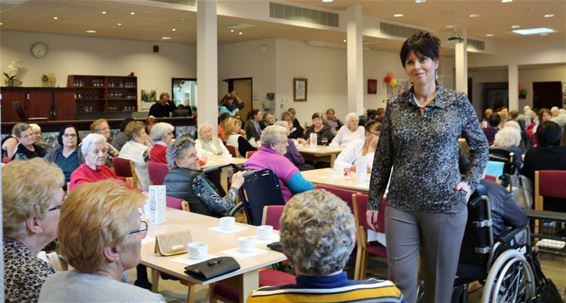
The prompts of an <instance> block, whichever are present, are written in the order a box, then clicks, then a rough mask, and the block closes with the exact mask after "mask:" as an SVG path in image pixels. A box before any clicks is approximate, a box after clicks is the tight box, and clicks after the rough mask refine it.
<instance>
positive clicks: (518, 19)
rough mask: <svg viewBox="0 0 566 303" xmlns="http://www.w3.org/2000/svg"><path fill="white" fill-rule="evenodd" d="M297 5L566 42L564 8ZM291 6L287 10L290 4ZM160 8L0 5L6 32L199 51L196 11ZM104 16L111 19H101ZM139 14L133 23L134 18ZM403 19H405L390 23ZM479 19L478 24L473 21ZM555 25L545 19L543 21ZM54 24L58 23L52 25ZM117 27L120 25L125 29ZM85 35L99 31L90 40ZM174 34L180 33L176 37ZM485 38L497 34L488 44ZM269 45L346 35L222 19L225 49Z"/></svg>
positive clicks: (475, 2)
mask: <svg viewBox="0 0 566 303" xmlns="http://www.w3.org/2000/svg"><path fill="white" fill-rule="evenodd" d="M220 1H231V2H234V1H246V2H248V3H249V1H267V0H220ZM290 1H291V2H295V3H296V4H299V5H308V6H311V7H314V8H316V7H319V8H323V9H325V10H330V11H344V10H345V9H346V7H348V6H350V5H361V6H362V12H363V14H364V15H365V16H369V17H374V18H377V19H379V20H383V21H393V22H396V23H399V24H404V25H407V26H413V27H424V28H427V29H431V30H434V31H437V32H440V33H448V32H451V31H453V29H448V28H447V25H452V26H455V28H456V30H458V31H460V32H461V29H462V28H466V30H467V32H468V36H471V37H475V38H480V39H483V40H494V41H496V42H497V41H504V40H521V39H522V40H523V41H525V42H528V41H532V40H531V39H563V40H565V41H566V34H565V30H566V19H565V16H566V0H534V1H533V0H514V1H513V2H511V3H507V4H503V3H501V1H500V0H444V1H440V0H428V1H426V2H425V3H421V4H417V3H415V1H414V0H396V1H393V0H387V1H385V0H363V1H360V0H334V2H333V3H322V1H321V0H290ZM287 3H289V2H287ZM166 6H167V5H162V6H158V7H155V6H147V5H143V4H137V3H136V2H135V1H128V2H117V1H105V0H28V1H26V0H0V22H2V25H1V28H2V29H9V30H18V31H32V32H47V33H61V34H68V35H81V36H96V37H110V38H120V39H132V40H142V41H164V40H162V37H164V36H168V37H171V40H168V41H171V42H177V43H187V44H194V43H195V41H196V14H195V12H193V11H188V10H181V9H174V8H169V7H170V6H169V7H166ZM102 11H106V14H102ZM132 11H133V12H135V15H131V14H130V12H132ZM395 13H402V14H403V15H404V16H403V17H401V18H395V17H393V14H395ZM472 13H477V14H479V15H480V16H479V17H477V18H470V17H469V15H470V14H472ZM549 13H552V14H554V17H553V18H544V15H545V14H549ZM53 17H57V20H54V18H53ZM118 23H120V24H122V25H121V26H119V25H118ZM241 23H245V24H248V25H251V27H249V28H246V29H243V30H242V32H243V34H242V35H238V34H237V32H238V31H235V32H234V33H232V32H230V30H229V28H227V27H228V26H230V25H233V24H241ZM512 25H519V26H521V27H522V28H527V27H542V26H544V27H551V28H553V29H555V30H556V31H557V33H554V34H550V35H548V36H529V37H524V36H519V35H516V34H513V33H511V26H512ZM88 29H94V30H96V33H95V34H88V33H86V32H85V31H86V30H88ZM172 29H175V31H173V30H172ZM486 34H493V35H494V36H493V37H491V38H488V37H486V36H485V35H486ZM265 38H286V39H295V40H305V41H323V42H326V43H333V44H336V45H339V44H341V43H343V40H344V39H345V38H346V34H345V33H343V32H336V31H326V30H319V29H309V28H305V27H298V26H291V25H283V24H278V23H271V22H266V21H258V20H250V19H243V18H235V17H226V16H219V17H218V39H219V43H220V44H225V43H234V42H240V41H249V40H257V39H265ZM364 41H365V42H366V43H365V45H366V46H367V47H371V48H375V49H384V50H395V51H397V50H398V49H399V45H400V42H399V40H388V39H378V38H372V37H364ZM565 46H566V42H565Z"/></svg>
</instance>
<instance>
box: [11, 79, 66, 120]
mask: <svg viewBox="0 0 566 303" xmlns="http://www.w3.org/2000/svg"><path fill="white" fill-rule="evenodd" d="M0 93H1V98H2V122H21V121H25V120H27V121H29V122H32V121H48V120H74V119H75V117H76V115H75V111H76V110H75V91H74V89H68V88H44V87H2V88H1V90H0Z"/></svg>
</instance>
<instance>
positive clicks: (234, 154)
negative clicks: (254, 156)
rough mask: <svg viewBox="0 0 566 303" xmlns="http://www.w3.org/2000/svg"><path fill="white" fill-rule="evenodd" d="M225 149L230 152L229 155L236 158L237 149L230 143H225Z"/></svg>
mask: <svg viewBox="0 0 566 303" xmlns="http://www.w3.org/2000/svg"><path fill="white" fill-rule="evenodd" d="M226 149H227V150H228V151H229V152H230V155H232V157H234V158H238V150H237V149H236V148H235V147H234V146H232V145H226Z"/></svg>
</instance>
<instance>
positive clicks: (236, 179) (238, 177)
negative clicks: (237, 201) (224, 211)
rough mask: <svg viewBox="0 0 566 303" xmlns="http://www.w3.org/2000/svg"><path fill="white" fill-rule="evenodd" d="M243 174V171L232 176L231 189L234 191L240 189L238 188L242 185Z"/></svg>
mask: <svg viewBox="0 0 566 303" xmlns="http://www.w3.org/2000/svg"><path fill="white" fill-rule="evenodd" d="M244 173H245V172H243V171H239V172H237V173H235V174H234V175H232V185H231V186H232V187H234V188H236V189H240V187H242V185H243V184H244Z"/></svg>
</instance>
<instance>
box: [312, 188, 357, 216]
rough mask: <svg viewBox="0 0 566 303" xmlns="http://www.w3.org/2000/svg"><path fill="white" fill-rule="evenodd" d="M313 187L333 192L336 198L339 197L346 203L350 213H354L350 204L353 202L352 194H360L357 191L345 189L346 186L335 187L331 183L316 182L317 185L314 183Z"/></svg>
mask: <svg viewBox="0 0 566 303" xmlns="http://www.w3.org/2000/svg"><path fill="white" fill-rule="evenodd" d="M315 188H318V189H324V190H327V191H329V192H331V193H333V194H335V195H336V196H338V198H340V199H342V200H343V201H344V202H346V203H347V204H348V207H350V211H352V213H354V209H353V207H352V204H353V198H352V197H353V195H356V194H360V192H359V191H356V190H352V189H346V188H342V187H336V186H332V185H324V184H317V185H315Z"/></svg>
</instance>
